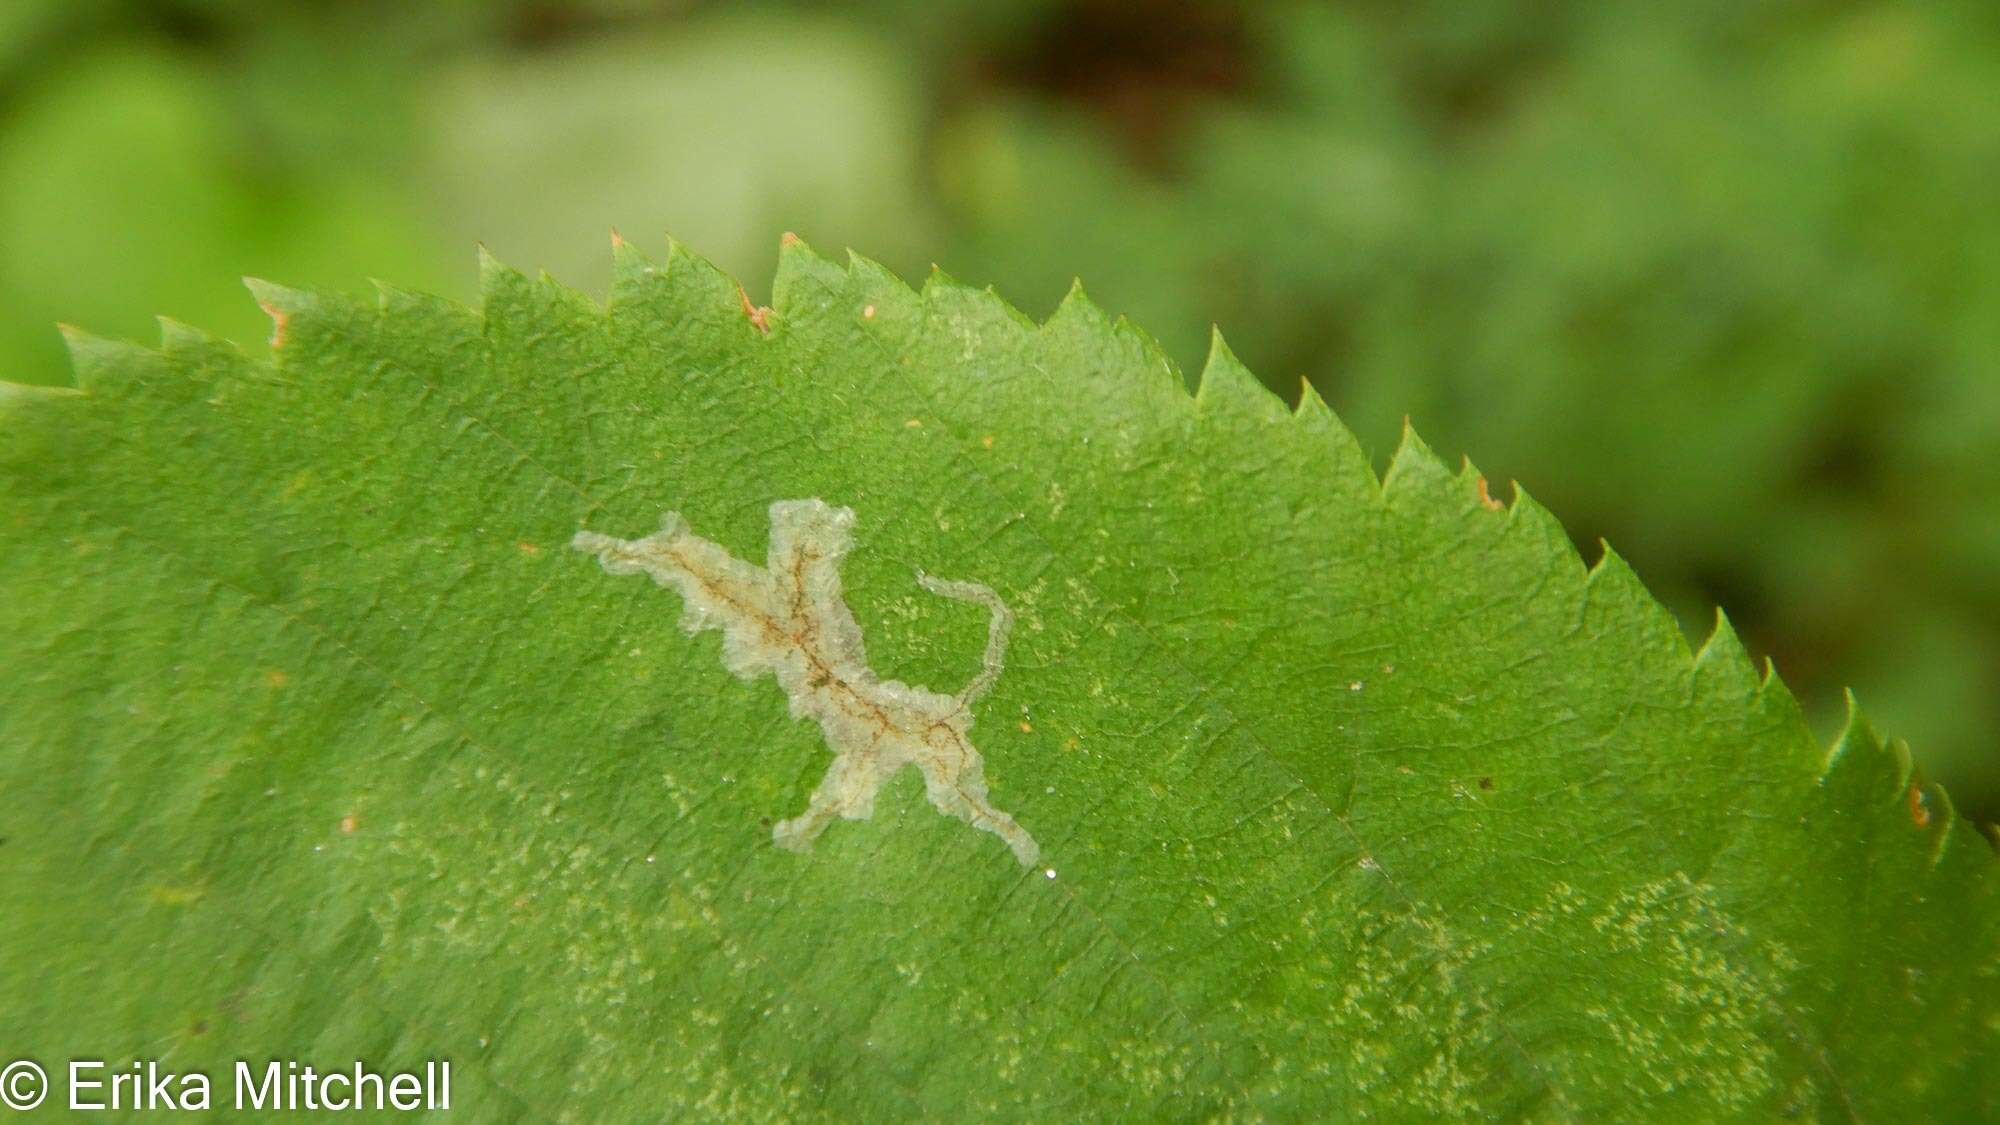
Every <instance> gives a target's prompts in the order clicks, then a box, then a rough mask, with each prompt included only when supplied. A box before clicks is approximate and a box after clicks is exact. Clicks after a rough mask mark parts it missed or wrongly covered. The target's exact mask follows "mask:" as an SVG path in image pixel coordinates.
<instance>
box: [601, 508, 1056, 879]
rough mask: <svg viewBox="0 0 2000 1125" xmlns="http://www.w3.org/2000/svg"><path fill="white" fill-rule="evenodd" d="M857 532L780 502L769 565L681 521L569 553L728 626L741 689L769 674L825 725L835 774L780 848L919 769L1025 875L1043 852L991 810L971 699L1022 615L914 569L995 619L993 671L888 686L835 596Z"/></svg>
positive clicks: (948, 807)
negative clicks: (949, 688) (957, 679)
mask: <svg viewBox="0 0 2000 1125" xmlns="http://www.w3.org/2000/svg"><path fill="white" fill-rule="evenodd" d="M853 526H854V512H853V510H852V509H849V508H836V507H832V506H830V505H828V504H826V503H824V502H823V501H820V500H817V499H809V500H780V501H778V502H776V503H774V504H772V505H771V543H770V550H769V556H768V558H767V560H766V562H765V565H764V566H762V567H756V566H752V565H750V564H749V563H747V562H744V561H743V560H742V559H739V558H737V557H736V556H734V555H732V554H730V553H729V552H728V551H726V550H724V549H723V548H722V547H720V546H718V545H717V544H715V543H711V542H709V541H708V540H706V539H703V538H701V537H700V536H698V535H695V534H694V533H693V532H691V531H689V530H688V525H687V521H686V520H684V519H682V518H681V516H680V514H679V513H678V512H668V513H667V514H666V516H665V518H664V519H663V520H662V526H661V528H660V530H659V531H657V532H655V533H653V534H652V535H649V536H647V537H645V538H644V539H629V540H628V539H614V538H612V537H611V536H608V535H599V534H597V533H595V532H590V531H581V532H578V533H577V535H576V538H574V539H573V540H571V541H570V546H572V547H574V548H576V549H577V550H580V551H589V552H591V553H592V554H595V555H596V556H597V559H598V562H600V563H601V564H603V567H604V569H605V570H606V571H607V572H609V573H612V574H640V573H644V574H650V575H652V576H653V581H655V582H657V583H659V584H660V585H662V586H671V587H673V588H674V589H676V590H678V591H679V592H680V595H681V600H682V610H681V628H683V629H685V630H686V631H687V632H689V633H691V634H692V633H697V632H700V631H701V630H703V629H719V630H721V631H722V662H723V665H724V666H725V667H726V668H728V669H729V671H730V672H732V673H734V674H735V675H737V676H740V677H742V678H743V679H746V680H749V679H755V678H756V677H757V676H759V675H761V674H763V673H766V672H769V673H770V674H771V675H772V676H774V677H775V678H776V679H777V681H778V686H779V687H780V688H782V689H783V690H784V692H785V697H786V698H787V699H789V700H790V701H791V711H792V717H793V718H810V719H812V720H813V721H815V722H817V723H818V724H819V726H820V730H821V732H823V734H824V735H825V737H826V744H827V746H828V747H829V748H830V749H832V750H833V752H834V760H833V764H832V765H830V766H828V767H827V771H826V777H825V778H823V779H822V780H821V781H820V784H819V788H818V789H816V790H814V792H813V795H812V802H811V804H810V805H809V806H808V807H807V808H806V811H805V812H804V813H801V814H800V815H798V816H796V817H793V818H792V819H790V820H786V821H783V822H781V823H779V824H778V825H777V826H776V827H775V828H773V829H772V830H771V836H772V838H773V839H774V840H775V841H776V842H777V844H778V846H779V847H784V848H791V849H793V850H795V851H804V850H805V849H806V848H808V847H810V846H811V844H812V842H813V840H814V839H815V838H817V837H818V836H819V834H820V832H821V831H822V830H824V829H825V828H826V826H827V823H828V822H829V821H830V820H832V819H833V818H834V817H835V816H840V817H844V818H846V819H848V820H863V819H866V818H867V817H868V816H869V815H870V814H871V813H872V812H873V811H874V809H875V794H876V793H877V792H879V791H880V790H881V788H882V783H883V782H885V781H887V780H888V779H889V778H890V777H891V776H893V775H894V774H895V773H896V771H897V770H900V769H902V768H903V767H904V766H908V765H914V766H916V767H917V769H918V771H920V772H921V773H922V774H923V776H924V789H925V791H926V792H927V793H928V794H929V796H930V801H931V804H933V805H936V806H937V807H938V810H939V811H941V812H945V813H949V814H950V815H952V816H955V817H957V818H959V819H960V820H963V821H965V822H966V823H968V824H970V825H972V826H973V827H974V828H979V829H983V830H985V831H987V832H991V833H993V834H994V835H996V836H998V837H1000V838H1001V839H1002V840H1005V841H1006V842H1007V846H1008V847H1010V848H1012V849H1013V850H1014V855H1015V857H1016V858H1018V859H1019V860H1020V861H1021V863H1022V864H1023V865H1026V866H1031V865H1033V864H1034V862H1035V861H1036V859H1037V858H1038V857H1039V856H1040V854H1041V849H1040V848H1039V847H1038V846H1037V845H1036V844H1035V840H1034V837H1032V836H1030V835H1028V833H1027V830H1025V829H1023V828H1022V827H1021V826H1020V825H1019V824H1016V823H1015V822H1014V818H1013V817H1010V816H1008V815H1007V814H1006V813H1004V812H1001V811H1000V810H999V809H996V808H994V807H993V806H992V804H991V803H990V802H989V801H988V800H987V797H986V776H985V769H984V767H983V765H982V763H981V761H980V757H979V750H978V749H977V748H976V747H974V746H973V745H972V741H971V739H970V738H968V737H967V732H968V731H970V730H971V729H972V704H973V702H974V701H976V700H977V699H978V698H979V697H980V696H982V695H984V694H986V692H987V690H988V689H990V688H991V687H992V686H993V683H994V681H995V680H997V679H999V678H1000V669H1001V666H1002V662H1003V660H1004V658H1005V656H1006V652H1007V633H1008V630H1009V629H1011V628H1012V627H1013V623H1014V615H1013V614H1012V613H1011V612H1010V611H1009V610H1008V609H1007V606H1006V604H1005V603H1004V602H1002V601H1001V600H1000V596H999V595H998V594H996V593H994V592H993V591H992V590H991V589H990V588H988V587H986V586H984V585H981V584H980V583H977V582H952V581H947V580H945V579H941V578H933V577H931V576H930V575H927V574H924V573H922V572H921V571H919V572H918V574H917V581H918V582H919V583H920V584H922V585H923V587H924V588H925V589H926V590H929V591H930V592H932V593H934V594H938V595H941V596H943V597H947V598H956V599H958V600H960V601H969V602H978V603H980V604H981V605H984V606H986V607H987V609H989V610H990V611H991V612H992V617H991V619H990V621H989V622H988V625H987V631H986V656H985V660H984V663H983V665H982V667H981V668H980V670H979V673H978V674H977V675H975V676H973V677H972V679H971V681H970V682H968V683H967V684H966V685H965V687H964V688H962V689H961V690H960V691H959V692H958V693H957V694H956V695H940V694H938V693H937V692H934V691H931V690H930V689H928V688H924V687H919V686H914V685H911V684H904V683H900V682H898V681H896V680H884V679H881V678H880V677H878V676H877V675H876V674H875V672H874V670H873V669H871V668H869V667H868V656H867V653H866V652H865V651H863V648H862V643H861V626H860V625H859V624H857V623H856V622H855V620H854V614H853V612H852V611H850V610H849V609H848V608H847V601H846V598H845V597H844V595H843V594H842V592H841V587H840V564H841V560H842V559H843V558H845V556H846V554H847V549H848V546H849V543H850V535H849V532H850V530H851V529H852V528H853Z"/></svg>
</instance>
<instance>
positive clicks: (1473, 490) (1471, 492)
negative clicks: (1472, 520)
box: [1458, 456, 1507, 512]
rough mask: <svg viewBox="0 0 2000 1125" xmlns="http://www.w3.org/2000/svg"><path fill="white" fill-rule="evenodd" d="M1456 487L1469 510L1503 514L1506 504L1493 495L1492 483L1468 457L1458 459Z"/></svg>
mask: <svg viewBox="0 0 2000 1125" xmlns="http://www.w3.org/2000/svg"><path fill="white" fill-rule="evenodd" d="M1458 487H1459V491H1460V493H1461V495H1462V496H1463V497H1464V501H1465V504H1466V506H1467V508H1468V509H1469V510H1473V511H1477V510H1479V509H1482V508H1483V509H1485V510H1487V511H1490V512H1505V511H1506V510H1507V502H1506V501H1505V500H1502V499H1500V498H1499V497H1498V496H1495V495H1494V494H1493V486H1492V483H1491V482H1489V481H1488V480H1487V479H1486V474H1485V473H1482V472H1480V471H1479V466H1477V465H1474V464H1473V463H1472V458H1470V457H1463V456H1462V457H1460V458H1459V459H1458Z"/></svg>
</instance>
